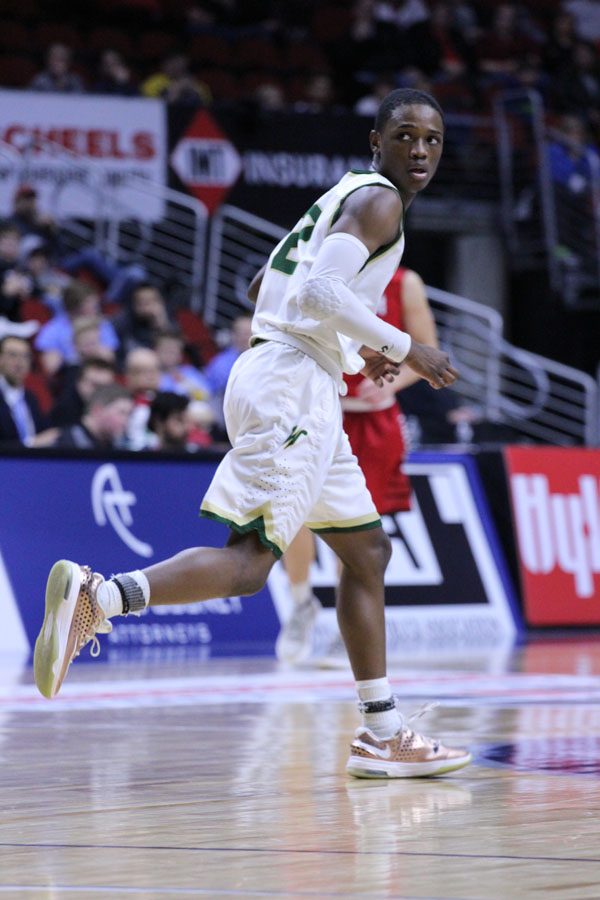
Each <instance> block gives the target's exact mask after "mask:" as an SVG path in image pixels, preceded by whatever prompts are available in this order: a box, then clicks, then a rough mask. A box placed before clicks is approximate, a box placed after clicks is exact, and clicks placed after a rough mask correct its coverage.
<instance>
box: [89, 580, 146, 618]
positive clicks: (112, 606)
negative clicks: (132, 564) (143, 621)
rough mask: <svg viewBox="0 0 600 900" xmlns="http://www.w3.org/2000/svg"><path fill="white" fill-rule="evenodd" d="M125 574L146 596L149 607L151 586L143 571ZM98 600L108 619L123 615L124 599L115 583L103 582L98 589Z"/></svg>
mask: <svg viewBox="0 0 600 900" xmlns="http://www.w3.org/2000/svg"><path fill="white" fill-rule="evenodd" d="M125 574H127V575H129V577H130V578H133V580H134V581H135V582H136V584H138V585H139V586H140V588H141V589H142V592H143V594H144V600H145V603H146V606H148V604H149V602H150V585H149V583H148V579H147V578H146V576H145V575H144V573H143V572H142V571H141V569H136V570H135V571H134V572H127V573H125ZM117 577H118V576H117ZM96 599H97V600H98V603H99V605H100V606H101V607H102V609H103V610H104V614H105V616H106V618H107V619H111V618H112V617H113V616H122V615H123V598H122V597H121V592H120V590H119V588H118V587H117V585H116V584H115V582H114V581H103V582H102V584H101V585H100V587H99V588H98V593H97V594H96ZM132 615H140V613H139V612H137V613H135V612H134V613H132Z"/></svg>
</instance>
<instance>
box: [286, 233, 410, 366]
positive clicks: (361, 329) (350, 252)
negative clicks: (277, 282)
mask: <svg viewBox="0 0 600 900" xmlns="http://www.w3.org/2000/svg"><path fill="white" fill-rule="evenodd" d="M368 258H369V251H368V249H367V247H365V245H364V244H363V242H362V241H360V240H359V239H358V238H356V237H354V235H352V234H346V233H345V232H335V233H334V234H329V235H327V237H326V238H325V240H324V241H323V243H322V244H321V247H320V248H319V251H318V253H317V255H316V257H315V261H314V263H313V265H312V267H311V270H310V275H309V277H308V278H307V280H306V281H305V282H304V284H303V285H302V287H301V288H300V291H299V293H298V307H299V309H300V310H301V312H302V314H303V315H305V316H307V317H309V318H312V319H317V320H318V321H324V320H325V319H326V320H327V322H328V324H329V325H331V326H332V327H333V328H335V330H336V331H338V332H340V334H345V335H347V336H348V337H350V338H352V339H353V340H355V341H360V343H361V344H365V345H366V346H367V347H370V348H371V349H372V350H377V351H378V352H379V353H383V354H384V355H385V356H387V357H388V358H389V359H391V360H393V361H394V362H397V363H400V362H402V360H403V359H404V358H405V357H406V355H407V354H408V352H409V350H410V345H411V339H410V335H408V334H406V332H404V331H400V330H399V329H398V328H394V326H393V325H389V324H388V323H387V322H384V321H383V319H380V318H378V316H376V315H375V313H374V312H371V310H370V309H368V308H367V307H366V306H364V304H363V303H361V302H360V300H359V299H358V297H357V296H356V294H354V293H353V292H352V291H351V290H350V288H349V287H348V283H349V282H350V281H352V279H353V278H354V277H355V276H356V275H358V273H359V272H360V270H361V269H362V267H363V266H364V264H365V263H366V261H367V259H368Z"/></svg>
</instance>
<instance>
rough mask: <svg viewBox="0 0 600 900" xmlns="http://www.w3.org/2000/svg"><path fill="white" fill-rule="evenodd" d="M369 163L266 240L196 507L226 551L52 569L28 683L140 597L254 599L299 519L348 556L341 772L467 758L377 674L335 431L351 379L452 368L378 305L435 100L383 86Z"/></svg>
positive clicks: (345, 460)
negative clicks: (134, 564) (139, 563)
mask: <svg viewBox="0 0 600 900" xmlns="http://www.w3.org/2000/svg"><path fill="white" fill-rule="evenodd" d="M369 140H370V146H371V151H372V154H373V161H372V167H371V169H370V170H369V171H363V172H348V173H347V174H346V175H345V176H344V177H343V178H342V179H341V180H340V181H339V182H338V183H337V184H336V185H334V187H332V188H331V189H330V190H329V191H327V192H326V193H325V194H323V195H322V196H321V197H319V199H318V200H317V201H316V202H315V204H314V205H313V206H311V208H310V209H309V210H308V212H307V213H306V214H305V215H304V216H303V217H302V219H301V220H300V221H299V222H298V224H297V226H296V227H295V228H294V229H293V230H292V231H291V232H290V233H289V234H288V235H287V236H286V237H284V238H283V240H282V241H281V242H280V243H279V244H278V245H277V247H275V249H274V250H273V252H272V254H271V256H270V257H269V262H268V266H267V270H266V273H265V276H264V278H263V280H262V284H261V288H260V292H259V296H258V302H257V305H256V311H255V315H254V318H253V323H252V338H251V349H249V350H247V351H246V352H245V353H242V354H241V356H240V357H239V358H238V360H237V361H236V363H235V364H234V366H233V369H232V372H231V376H230V379H229V383H228V386H227V390H226V393H225V401H224V405H225V418H226V423H227V429H228V433H229V437H230V440H231V443H232V449H231V450H230V451H229V453H228V454H227V455H226V456H225V457H224V458H223V460H222V461H221V463H220V465H219V467H218V469H217V471H216V473H215V476H214V478H213V481H212V483H211V485H210V486H209V488H208V491H207V493H206V496H205V497H204V500H203V501H202V506H201V511H202V514H203V515H205V516H208V517H209V518H212V519H216V520H218V521H220V522H225V523H227V524H228V525H229V526H230V528H231V535H230V537H229V540H228V541H227V544H226V546H225V547H223V548H211V547H194V548H190V549H189V550H184V551H182V552H181V553H178V554H177V555H175V556H174V557H172V558H170V559H167V560H165V561H163V562H160V563H157V564H156V565H153V566H150V567H149V568H147V569H144V570H143V571H140V570H136V571H134V572H127V573H124V574H117V575H115V576H113V577H111V578H110V579H109V580H108V581H106V580H105V579H104V578H103V577H102V575H100V574H98V573H92V572H91V570H90V569H89V568H88V567H87V566H79V565H77V564H76V563H74V562H70V561H68V560H60V561H59V562H57V563H55V565H54V566H53V568H52V569H51V571H50V574H49V577H48V584H47V587H46V615H45V619H44V623H43V625H42V629H41V632H40V635H39V637H38V640H37V643H36V648H35V653H34V672H35V678H36V683H37V685H38V687H39V689H40V691H41V692H42V694H44V695H45V696H47V697H52V696H54V695H55V694H56V693H57V692H58V691H59V689H60V686H61V684H62V681H63V679H64V677H65V675H66V672H67V669H68V667H69V665H70V663H71V661H72V660H73V658H74V657H75V656H76V655H77V654H78V653H79V651H80V650H81V648H82V647H83V646H84V645H85V644H87V643H88V642H89V641H93V642H94V646H96V640H97V639H96V634H97V633H98V632H106V631H109V630H110V629H111V627H112V626H111V623H110V619H111V618H112V617H113V616H117V615H127V614H128V613H134V614H135V613H139V612H141V611H142V610H143V609H144V608H145V607H146V606H147V605H148V604H149V603H151V604H152V605H160V604H165V603H192V602H195V601H198V600H208V599H210V598H213V597H227V596H231V595H234V596H235V595H240V594H242V595H247V594H254V593H256V591H258V590H260V588H261V587H262V586H263V585H264V583H265V581H266V578H267V576H268V573H269V571H270V570H271V567H272V566H273V564H274V562H275V560H276V559H277V558H278V557H279V556H281V554H282V553H284V552H285V550H286V549H287V547H288V544H289V543H290V541H291V539H292V538H293V537H294V535H295V534H296V533H297V532H298V530H299V528H300V527H301V525H303V524H304V523H306V524H307V525H308V526H309V527H310V528H311V529H313V530H315V531H318V532H320V533H321V534H322V535H323V538H324V540H325V541H326V542H327V543H328V544H329V546H330V547H331V548H332V549H333V551H334V552H335V553H336V554H337V556H338V557H339V558H340V560H341V562H342V574H341V580H340V590H339V597H338V602H337V610H338V618H339V623H340V630H341V633H342V636H343V638H344V641H345V644H346V648H347V650H348V656H349V659H350V663H351V666H352V670H353V673H354V676H355V679H356V686H357V693H358V699H359V709H360V711H361V713H362V717H363V724H362V726H361V728H360V729H359V730H358V731H357V733H356V737H355V739H354V740H353V742H352V744H351V748H350V757H349V759H348V763H347V766H346V768H347V771H348V772H349V773H350V774H352V775H355V776H359V777H373V776H375V777H390V778H401V777H411V776H423V775H439V774H441V773H443V772H449V771H452V770H454V769H458V768H461V767H462V766H464V765H467V763H468V762H469V761H470V759H471V756H470V754H469V753H468V752H467V751H466V750H457V749H452V748H448V747H445V746H444V745H442V744H441V743H440V742H439V741H437V740H434V739H432V738H428V737H425V736H423V735H420V734H416V733H415V732H413V731H412V730H411V729H410V728H409V727H408V726H407V725H406V724H405V723H404V721H403V719H402V717H401V716H400V713H399V711H398V709H397V707H396V702H395V699H394V697H393V696H392V692H391V689H390V685H389V682H388V679H387V676H386V660H385V617H384V583H383V576H384V572H385V568H386V566H387V563H388V560H389V556H390V542H389V539H388V537H387V535H386V534H385V532H384V530H383V528H382V527H381V522H380V519H379V515H378V513H377V510H376V509H375V506H374V504H373V501H372V499H371V496H370V494H369V492H368V490H367V488H366V484H365V479H364V476H363V474H362V472H361V470H360V468H359V466H358V463H357V462H356V459H355V458H354V456H353V455H352V452H351V450H350V446H349V443H348V438H347V437H346V435H345V434H344V432H343V430H342V413H341V405H340V402H339V394H340V392H341V393H343V391H344V381H343V377H342V376H343V373H344V372H347V373H349V374H354V373H356V372H359V371H361V370H363V369H364V371H365V374H367V375H368V376H369V377H371V378H373V379H374V380H375V381H376V383H378V384H383V383H384V381H385V380H387V379H388V378H391V377H393V376H394V375H396V374H397V373H398V371H399V366H400V363H402V362H405V363H406V365H407V366H409V367H410V368H411V369H413V371H414V372H416V373H417V374H418V375H419V376H420V377H422V378H424V379H425V380H426V381H428V382H429V384H430V385H431V386H432V387H433V388H435V389H438V388H442V387H445V386H446V385H449V384H451V383H452V382H453V381H454V380H455V379H456V377H457V375H458V373H457V372H456V370H455V369H454V368H453V367H452V365H451V364H450V361H449V359H448V357H447V355H446V354H445V353H442V352H441V351H440V350H438V349H436V348H433V347H427V346H425V345H423V344H420V343H419V342H417V341H411V338H410V337H409V336H408V334H406V333H405V332H402V331H400V330H399V329H397V328H394V327H393V326H392V325H389V324H387V323H386V322H383V321H382V320H381V319H379V318H378V317H377V316H376V315H375V312H374V310H375V309H376V307H377V304H378V302H379V299H380V297H381V295H382V293H383V290H384V288H385V286H386V285H387V284H388V282H389V280H390V278H391V277H392V274H393V273H394V272H395V271H396V269H397V267H398V263H399V262H400V258H401V256H402V250H403V247H404V234H403V221H404V213H405V210H406V209H407V207H408V206H409V205H410V203H411V202H412V200H413V199H414V197H415V196H416V195H417V194H418V193H419V192H420V191H421V190H423V188H425V187H426V186H427V184H428V183H429V181H430V180H431V178H432V177H433V175H434V173H435V171H436V169H437V166H438V163H439V161H440V157H441V154H442V145H443V140H444V120H443V114H442V111H441V109H440V107H439V106H438V104H437V101H436V100H434V98H433V97H431V96H429V95H428V94H425V93H422V92H420V91H413V90H397V91H393V92H392V93H391V94H390V95H389V96H388V97H387V98H386V99H385V100H384V101H383V102H382V104H381V107H380V109H379V112H378V114H377V118H376V121H375V127H374V128H373V130H372V131H371V132H370V136H369Z"/></svg>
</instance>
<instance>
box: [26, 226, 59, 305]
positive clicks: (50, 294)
mask: <svg viewBox="0 0 600 900" xmlns="http://www.w3.org/2000/svg"><path fill="white" fill-rule="evenodd" d="M20 270H21V272H22V273H23V274H24V275H25V276H26V277H27V278H29V289H28V292H27V293H28V296H29V297H31V298H33V299H35V300H39V301H40V302H41V303H43V304H44V306H47V307H48V309H49V310H50V311H51V312H52V313H57V312H60V310H61V309H62V295H63V292H64V291H65V289H66V288H67V286H68V285H69V284H70V283H71V280H72V279H71V278H70V277H69V276H68V275H67V274H66V272H63V271H62V269H58V268H57V267H56V266H54V265H53V264H52V262H51V256H50V250H49V247H48V244H47V243H46V242H45V241H44V239H43V238H42V237H40V236H39V235H37V234H28V235H26V237H24V238H22V239H21V245H20Z"/></svg>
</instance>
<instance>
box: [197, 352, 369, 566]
mask: <svg viewBox="0 0 600 900" xmlns="http://www.w3.org/2000/svg"><path fill="white" fill-rule="evenodd" d="M224 413H225V423H226V425H227V432H228V434H229V439H230V441H231V444H232V449H231V450H230V451H229V453H228V454H227V455H226V456H225V457H224V458H223V460H222V461H221V463H220V465H219V467H218V469H217V471H216V472H215V475H214V478H213V480H212V482H211V484H210V487H209V488H208V491H207V492H206V496H205V497H204V500H203V501H202V506H201V510H200V511H201V515H203V516H207V517H209V518H212V519H217V520H218V521H220V522H224V523H225V524H227V525H229V527H230V528H232V529H234V530H235V531H237V532H242V533H243V532H246V531H251V530H253V531H256V532H257V533H258V535H259V538H260V540H261V542H262V543H263V544H264V545H265V546H267V547H269V548H270V549H271V550H273V552H274V553H275V555H276V556H278V557H279V556H281V554H282V553H285V551H286V549H287V547H288V546H289V544H290V542H291V541H292V540H293V538H294V537H295V535H296V534H297V532H298V530H299V529H300V528H301V526H302V525H304V524H306V525H307V526H308V527H309V528H310V529H311V530H312V531H316V532H336V531H352V530H359V529H366V528H375V527H377V526H379V525H380V519H379V515H378V513H377V510H376V509H375V506H374V504H373V501H372V499H371V495H370V493H369V491H368V489H367V486H366V483H365V478H364V475H363V473H362V472H361V470H360V467H359V465H358V462H357V460H356V457H355V456H354V455H353V454H352V450H351V449H350V443H349V441H348V438H347V437H346V435H345V433H344V431H343V429H342V411H341V406H340V399H339V395H338V389H337V385H336V383H335V381H334V379H333V378H332V377H331V375H329V374H328V373H327V372H325V370H324V369H322V368H321V367H320V366H319V365H318V364H317V363H316V362H315V361H314V360H313V359H311V358H310V357H309V356H306V354H304V353H302V352H301V351H300V350H296V349H295V348H293V347H289V346H287V345H286V344H280V343H277V342H275V341H266V342H264V343H259V344H257V345H256V346H255V347H253V348H252V349H250V350H247V351H246V352H245V353H242V355H241V356H240V357H239V358H238V359H237V361H236V362H235V364H234V366H233V369H232V370H231V375H230V377H229V382H228V384H227V390H226V392H225V400H224Z"/></svg>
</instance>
